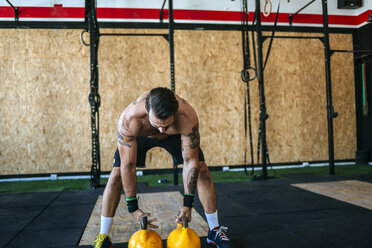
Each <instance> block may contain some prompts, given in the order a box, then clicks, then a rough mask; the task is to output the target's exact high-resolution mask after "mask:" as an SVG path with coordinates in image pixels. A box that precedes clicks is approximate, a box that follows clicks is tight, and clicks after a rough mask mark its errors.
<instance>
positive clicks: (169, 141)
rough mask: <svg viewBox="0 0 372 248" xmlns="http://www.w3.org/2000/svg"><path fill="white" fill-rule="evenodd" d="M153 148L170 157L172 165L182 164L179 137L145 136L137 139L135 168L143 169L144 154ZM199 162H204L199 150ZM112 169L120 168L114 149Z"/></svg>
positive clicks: (117, 154)
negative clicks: (166, 153) (162, 151)
mask: <svg viewBox="0 0 372 248" xmlns="http://www.w3.org/2000/svg"><path fill="white" fill-rule="evenodd" d="M153 147H161V148H164V149H165V150H167V151H168V152H169V153H170V155H172V159H173V165H174V166H176V165H179V164H183V157H182V150H181V135H180V134H177V135H171V136H169V137H168V138H166V139H162V140H159V139H151V138H148V137H145V136H139V137H137V167H141V168H144V167H145V166H146V165H145V163H146V153H147V151H148V150H150V149H151V148H153ZM199 161H204V155H203V152H202V150H201V149H200V148H199ZM113 167H120V155H119V151H118V149H116V152H115V157H114V164H113Z"/></svg>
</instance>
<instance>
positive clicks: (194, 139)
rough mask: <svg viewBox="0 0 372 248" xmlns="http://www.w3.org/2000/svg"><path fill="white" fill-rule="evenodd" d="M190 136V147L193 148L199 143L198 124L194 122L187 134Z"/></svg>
mask: <svg viewBox="0 0 372 248" xmlns="http://www.w3.org/2000/svg"><path fill="white" fill-rule="evenodd" d="M187 136H188V137H190V148H191V149H194V148H196V147H198V146H199V144H200V135H199V124H196V125H195V126H194V127H193V128H192V132H191V133H189V134H188V135H187Z"/></svg>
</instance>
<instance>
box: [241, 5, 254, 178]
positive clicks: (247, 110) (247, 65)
mask: <svg viewBox="0 0 372 248" xmlns="http://www.w3.org/2000/svg"><path fill="white" fill-rule="evenodd" d="M242 47H243V66H244V69H243V70H242V72H241V78H242V80H243V81H244V82H245V83H246V91H245V94H244V137H245V139H244V172H245V174H247V126H248V129H249V142H250V151H251V163H252V166H253V165H254V157H253V145H252V144H253V141H252V123H251V103H250V102H251V100H250V90H249V81H252V80H254V79H255V78H256V74H257V73H256V69H255V68H252V67H251V55H250V49H249V32H248V4H247V0H243V11H242ZM250 70H252V71H253V72H254V76H253V77H250V74H249V71H250ZM247 115H248V121H247ZM247 122H248V123H247ZM247 124H248V125H247Z"/></svg>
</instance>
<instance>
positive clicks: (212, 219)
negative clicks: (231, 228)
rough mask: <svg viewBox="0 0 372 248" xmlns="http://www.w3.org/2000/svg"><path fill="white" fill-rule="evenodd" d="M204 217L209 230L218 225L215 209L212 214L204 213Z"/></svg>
mask: <svg viewBox="0 0 372 248" xmlns="http://www.w3.org/2000/svg"><path fill="white" fill-rule="evenodd" d="M205 217H207V222H208V225H209V229H210V230H213V229H214V228H216V227H218V226H219V224H218V215H217V211H216V212H215V213H213V214H207V213H205Z"/></svg>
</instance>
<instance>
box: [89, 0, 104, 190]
mask: <svg viewBox="0 0 372 248" xmlns="http://www.w3.org/2000/svg"><path fill="white" fill-rule="evenodd" d="M86 8H87V9H88V8H89V9H88V10H87V11H86V14H87V15H88V18H86V19H87V21H88V31H89V34H90V45H89V46H90V93H89V104H90V109H91V131H92V168H91V184H90V186H91V188H92V189H95V188H97V187H98V186H99V185H100V174H101V158H100V144H99V107H100V102H101V101H100V96H99V94H98V85H99V84H98V79H99V78H98V46H99V28H98V22H97V11H96V5H95V0H88V1H86Z"/></svg>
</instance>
